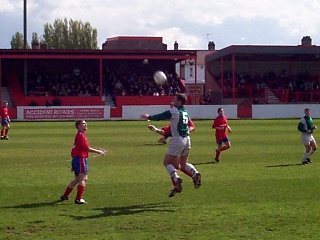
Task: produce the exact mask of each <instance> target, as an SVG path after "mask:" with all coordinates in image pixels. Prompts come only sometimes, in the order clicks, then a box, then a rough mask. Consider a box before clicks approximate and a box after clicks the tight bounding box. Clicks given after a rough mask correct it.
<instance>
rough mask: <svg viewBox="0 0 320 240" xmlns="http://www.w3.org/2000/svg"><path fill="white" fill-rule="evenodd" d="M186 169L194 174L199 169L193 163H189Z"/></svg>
mask: <svg viewBox="0 0 320 240" xmlns="http://www.w3.org/2000/svg"><path fill="white" fill-rule="evenodd" d="M186 170H187V171H188V172H189V173H192V175H193V176H194V175H195V174H197V173H198V171H197V169H196V168H195V167H194V166H193V165H192V164H191V163H187V165H186Z"/></svg>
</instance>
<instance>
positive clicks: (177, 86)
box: [27, 69, 185, 102]
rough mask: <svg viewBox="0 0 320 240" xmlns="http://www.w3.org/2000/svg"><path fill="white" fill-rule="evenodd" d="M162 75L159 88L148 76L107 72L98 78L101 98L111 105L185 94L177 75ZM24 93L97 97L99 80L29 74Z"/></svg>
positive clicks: (86, 76) (81, 75)
mask: <svg viewBox="0 0 320 240" xmlns="http://www.w3.org/2000/svg"><path fill="white" fill-rule="evenodd" d="M166 75H167V77H168V81H167V82H166V84H164V85H163V86H160V85H157V84H156V83H155V82H154V80H153V78H152V75H151V76H149V75H145V74H137V73H134V72H128V73H122V74H120V73H115V72H114V71H111V70H109V69H107V70H106V71H105V72H104V74H103V77H102V94H103V95H105V96H111V98H112V100H113V101H114V102H115V101H116V96H168V95H174V94H175V93H176V92H181V91H183V92H184V91H185V89H184V88H181V82H180V79H179V77H178V76H177V75H175V74H174V75H172V74H169V73H166ZM27 93H28V95H29V96H99V95H100V83H99V76H97V75H95V74H93V73H90V74H89V73H86V72H83V73H81V72H80V71H74V72H72V73H60V74H52V73H49V72H42V73H40V72H37V71H33V72H32V73H29V74H28V80H27Z"/></svg>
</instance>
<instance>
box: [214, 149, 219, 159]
mask: <svg viewBox="0 0 320 240" xmlns="http://www.w3.org/2000/svg"><path fill="white" fill-rule="evenodd" d="M219 156H220V151H219V150H218V149H217V150H216V157H215V158H216V159H219Z"/></svg>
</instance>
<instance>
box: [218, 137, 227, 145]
mask: <svg viewBox="0 0 320 240" xmlns="http://www.w3.org/2000/svg"><path fill="white" fill-rule="evenodd" d="M226 142H229V138H228V137H226V138H224V139H221V140H218V141H217V144H218V145H222V143H226Z"/></svg>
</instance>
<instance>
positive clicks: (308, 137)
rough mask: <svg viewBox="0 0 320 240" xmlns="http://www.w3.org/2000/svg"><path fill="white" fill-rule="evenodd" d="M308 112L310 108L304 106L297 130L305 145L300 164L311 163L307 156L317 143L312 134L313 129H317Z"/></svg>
mask: <svg viewBox="0 0 320 240" xmlns="http://www.w3.org/2000/svg"><path fill="white" fill-rule="evenodd" d="M310 113H311V111H310V109H309V108H306V109H305V110H304V114H305V116H304V117H303V118H301V119H300V122H299V124H298V130H299V131H300V132H301V141H302V144H303V145H304V147H305V152H304V154H303V159H302V164H308V163H312V162H311V160H310V158H309V157H310V155H311V154H313V153H314V151H316V150H317V143H316V140H315V139H314V137H313V135H312V133H313V130H315V129H317V127H316V126H314V125H313V121H312V118H311V117H310Z"/></svg>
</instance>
